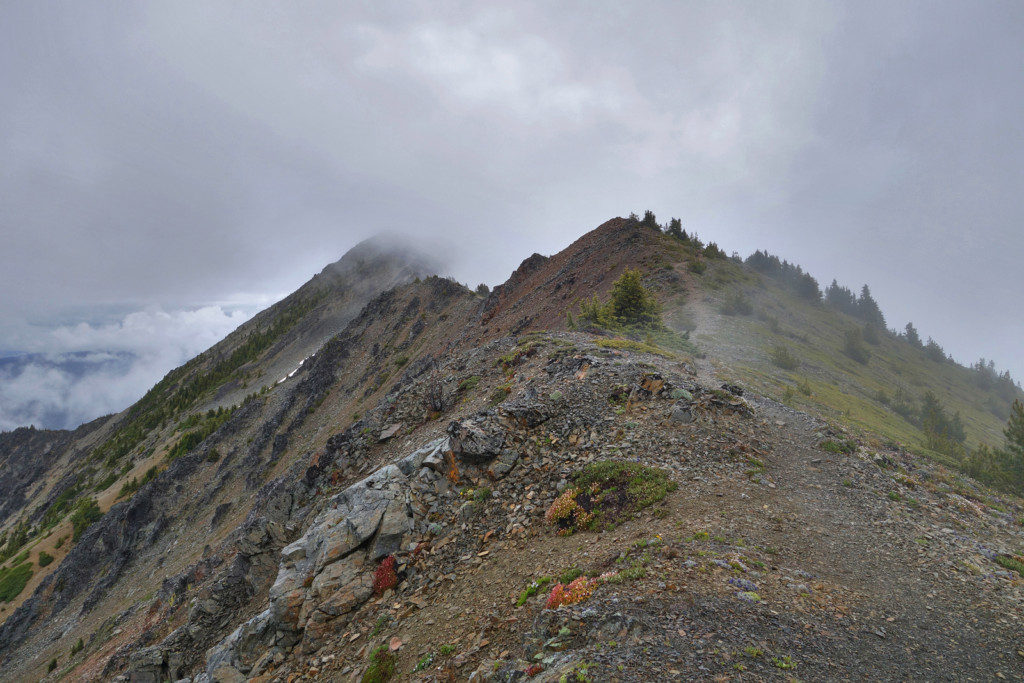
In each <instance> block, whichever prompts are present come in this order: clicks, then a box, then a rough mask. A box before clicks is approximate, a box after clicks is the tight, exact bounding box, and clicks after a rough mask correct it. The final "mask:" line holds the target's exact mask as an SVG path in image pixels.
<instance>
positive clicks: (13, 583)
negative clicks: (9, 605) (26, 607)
mask: <svg viewBox="0 0 1024 683" xmlns="http://www.w3.org/2000/svg"><path fill="white" fill-rule="evenodd" d="M31 578H32V563H31V562H23V563H22V564H18V565H15V566H13V567H9V568H7V569H0V602H11V601H13V600H14V599H15V598H17V597H18V596H19V595H21V591H23V590H24V589H25V584H27V583H28V582H29V579H31Z"/></svg>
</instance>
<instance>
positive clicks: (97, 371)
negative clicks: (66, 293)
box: [0, 235, 444, 430]
mask: <svg viewBox="0 0 1024 683" xmlns="http://www.w3.org/2000/svg"><path fill="white" fill-rule="evenodd" d="M441 263H442V261H441V260H440V259H439V258H438V257H437V256H433V255H428V253H427V252H426V251H424V250H423V249H421V248H420V247H419V246H417V245H416V242H414V241H412V240H409V239H408V238H405V239H403V238H402V237H400V236H397V235H380V236H377V237H374V238H370V239H367V240H364V241H363V242H360V243H359V244H357V245H356V246H355V247H353V248H352V249H351V250H349V251H347V252H346V253H345V255H344V256H342V257H341V258H340V259H339V260H338V261H336V262H334V263H331V264H330V265H328V266H326V267H325V268H324V269H323V270H322V272H321V273H320V274H319V275H317V276H316V277H314V278H312V279H311V280H310V281H309V282H308V283H306V285H304V286H303V287H302V288H300V289H299V290H298V292H296V293H295V294H293V295H292V297H293V298H307V297H319V298H330V299H331V302H330V304H329V305H328V306H326V307H324V309H323V311H322V315H321V316H320V317H319V318H317V319H316V320H315V322H310V323H309V324H310V325H312V326H314V327H315V329H310V330H308V335H309V336H308V337H306V336H303V337H301V338H302V339H303V340H304V341H303V342H302V343H300V344H299V345H298V346H296V347H295V348H290V349H287V350H286V351H283V352H282V355H281V358H280V362H279V364H278V365H275V366H272V367H268V368H267V369H266V371H267V372H278V371H280V372H283V373H287V372H289V371H290V370H291V369H292V368H290V367H288V365H289V364H291V363H293V361H294V362H297V360H296V358H295V357H297V358H298V359H301V358H304V357H305V356H308V355H309V354H310V353H312V351H314V350H315V349H316V348H317V347H318V346H319V344H320V343H321V342H322V341H323V339H325V338H326V337H328V336H330V335H332V334H335V333H336V332H337V330H338V329H340V327H341V326H343V324H344V323H345V322H346V321H347V320H348V318H350V317H351V316H352V315H354V314H355V312H357V311H358V309H359V308H360V307H361V306H362V305H363V303H365V300H366V298H367V297H368V296H370V295H371V294H373V293H376V292H378V291H381V290H384V289H390V288H391V287H394V286H396V285H398V284H400V283H402V282H405V281H406V280H410V279H413V278H416V277H422V276H426V275H430V274H433V273H439V272H443V271H444V267H443V266H442V265H441ZM284 305H285V306H287V305H288V303H284ZM271 309H273V306H272V307H271ZM254 313H255V311H254V310H252V309H251V307H244V308H229V307H228V306H216V307H214V306H208V307H205V308H202V309H198V310H192V311H178V312H171V313H168V312H165V311H163V310H149V311H143V312H136V313H131V314H129V315H128V316H126V317H125V318H124V319H122V320H121V321H119V322H110V323H99V324H96V325H87V324H85V323H81V324H78V325H76V326H72V327H60V328H57V329H56V330H47V331H43V332H39V334H40V335H41V336H48V337H49V338H50V339H49V340H48V341H47V340H40V339H38V338H37V342H38V343H40V344H41V351H42V352H37V353H25V354H19V355H15V356H10V357H7V358H0V430H5V429H13V428H15V427H19V426H29V425H34V426H36V427H40V428H49V429H57V428H63V429H74V428H75V427H77V426H78V425H80V424H82V423H83V422H87V421H89V420H92V419H94V418H96V417H99V416H100V415H102V414H107V413H111V412H120V411H121V410H123V409H124V408H125V407H127V406H128V405H130V404H131V403H132V402H134V401H135V400H137V399H138V398H139V397H141V396H142V394H143V393H145V391H146V390H147V389H148V388H149V387H150V386H152V385H153V384H154V383H155V382H156V381H157V380H158V379H159V378H160V377H162V376H163V375H164V374H165V373H166V372H168V371H169V370H171V369H172V368H174V367H175V366H177V365H179V364H181V363H183V362H184V361H186V360H188V359H189V358H191V357H192V356H194V355H195V354H197V353H199V352H200V351H203V350H204V349H206V348H207V347H209V346H211V345H213V343H214V342H216V341H217V340H218V339H219V338H220V337H223V336H224V335H226V334H228V333H229V332H230V331H231V330H233V329H235V328H236V327H238V326H239V325H241V326H242V329H246V330H247V329H250V328H254V327H258V326H259V320H262V319H263V318H266V317H268V316H272V315H273V314H272V313H269V312H268V313H263V314H259V315H262V316H263V318H259V315H258V316H257V318H258V320H256V321H251V322H250V323H245V321H246V320H247V319H248V318H250V317H251V316H252V315H253V314H254Z"/></svg>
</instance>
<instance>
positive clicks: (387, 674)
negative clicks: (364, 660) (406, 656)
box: [360, 645, 395, 683]
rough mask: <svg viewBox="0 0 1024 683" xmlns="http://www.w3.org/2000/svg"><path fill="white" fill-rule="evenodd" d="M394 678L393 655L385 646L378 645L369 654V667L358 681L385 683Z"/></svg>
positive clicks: (363, 682)
mask: <svg viewBox="0 0 1024 683" xmlns="http://www.w3.org/2000/svg"><path fill="white" fill-rule="evenodd" d="M394 677H395V655H393V654H392V653H391V651H390V650H388V646H387V645H379V646H377V647H376V648H374V650H373V652H371V653H370V666H369V667H368V668H367V669H366V673H364V674H363V677H362V678H361V679H360V681H361V683H387V681H390V680H391V679H392V678H394Z"/></svg>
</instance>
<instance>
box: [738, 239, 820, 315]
mask: <svg viewBox="0 0 1024 683" xmlns="http://www.w3.org/2000/svg"><path fill="white" fill-rule="evenodd" d="M746 263H747V265H748V266H750V267H751V268H753V269H754V270H756V271H757V272H759V273H762V274H764V275H767V276H769V277H773V278H775V279H776V280H779V281H780V282H782V283H783V284H784V285H785V286H786V287H788V288H789V289H790V290H792V291H793V292H795V293H796V295H797V296H799V297H800V298H802V299H806V300H807V301H811V302H814V303H817V302H819V301H821V289H819V287H818V281H817V280H815V279H814V276H813V275H811V274H810V273H805V272H804V269H803V268H801V267H800V266H798V265H796V264H795V263H790V262H789V261H783V260H780V259H779V257H778V256H775V255H774V254H769V253H768V252H767V251H761V250H758V251H755V252H754V253H753V254H751V255H750V256H748V257H747V261H746Z"/></svg>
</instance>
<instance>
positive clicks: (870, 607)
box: [755, 400, 1024, 680]
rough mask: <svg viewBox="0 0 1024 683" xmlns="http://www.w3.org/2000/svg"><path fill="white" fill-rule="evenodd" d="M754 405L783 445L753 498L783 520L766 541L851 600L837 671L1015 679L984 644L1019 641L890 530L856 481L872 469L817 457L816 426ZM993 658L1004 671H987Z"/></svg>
mask: <svg viewBox="0 0 1024 683" xmlns="http://www.w3.org/2000/svg"><path fill="white" fill-rule="evenodd" d="M755 406H756V408H755V409H756V410H757V412H758V414H759V416H761V417H762V418H765V419H767V420H768V421H769V423H770V424H771V428H773V429H776V430H778V433H779V437H781V440H783V442H786V443H788V444H789V445H788V447H787V448H777V449H776V451H775V452H774V453H773V455H772V456H771V457H770V458H769V459H768V462H767V464H768V471H769V473H770V474H771V477H772V479H773V481H774V482H775V483H776V488H774V489H767V491H769V493H768V495H766V496H765V497H764V498H765V502H764V503H761V502H760V501H757V502H758V503H760V504H761V505H764V504H767V505H769V508H776V509H778V510H779V514H778V515H776V518H777V519H779V518H781V519H782V520H783V522H782V523H781V524H776V525H774V528H769V530H768V531H769V538H770V539H771V541H772V542H773V543H777V544H778V545H779V546H780V547H785V548H786V549H787V551H788V552H787V553H786V554H787V555H790V556H796V557H801V558H803V561H804V566H805V567H807V568H810V571H812V572H814V573H816V574H818V575H819V576H820V577H821V578H822V579H825V580H827V581H830V582H834V583H837V584H839V585H842V586H845V587H846V588H848V589H849V590H851V591H852V592H853V594H854V595H855V596H856V598H855V602H854V603H853V605H852V607H853V609H852V610H851V616H852V617H853V618H854V619H855V620H856V621H857V623H858V626H856V627H851V629H852V631H853V632H851V634H850V635H851V636H855V637H851V639H850V642H849V643H848V650H847V653H846V657H848V660H847V661H846V662H845V663H844V668H845V669H846V670H847V671H848V672H850V674H853V672H856V671H858V670H860V671H863V672H864V673H865V674H867V675H872V676H881V677H884V678H887V679H892V678H895V679H907V680H912V679H918V680H920V679H927V680H965V679H973V680H986V679H990V678H991V677H992V676H993V675H994V674H995V673H996V671H997V670H1001V671H1002V672H1003V673H1004V675H1006V674H1010V673H1011V672H1013V675H1014V676H1019V677H1021V678H1024V660H1022V659H1020V658H1019V657H1018V656H1016V653H1015V652H1013V651H1006V652H997V651H992V650H991V649H990V647H989V644H990V643H993V642H1003V643H1006V642H1014V640H1015V639H1016V641H1017V642H1018V643H1020V642H1021V634H1020V633H1019V632H1015V631H1014V630H1013V628H1012V627H1011V626H1010V625H1009V624H1005V625H1004V624H1001V623H999V617H1000V616H1001V615H999V614H994V613H992V612H991V611H989V610H988V609H987V608H986V607H985V606H984V605H979V604H978V603H977V598H978V594H977V591H976V590H969V591H968V590H966V587H965V586H963V584H962V583H960V582H958V581H957V580H955V579H956V577H955V576H953V575H950V573H949V572H947V571H943V569H942V568H937V567H936V566H935V565H933V563H932V562H931V561H929V558H928V557H927V556H923V549H922V546H921V545H919V544H917V543H915V542H914V541H910V539H908V538H907V535H906V530H905V529H903V530H901V529H899V528H896V529H890V527H892V526H893V524H894V523H893V522H892V520H891V516H890V515H889V513H888V512H887V510H886V505H887V504H888V501H887V499H885V498H882V497H881V496H880V495H879V494H878V492H877V491H876V490H874V489H873V488H871V487H869V486H868V485H864V486H862V485H861V482H860V481H858V477H860V476H862V475H863V476H864V477H865V479H866V478H869V477H870V476H871V475H872V474H874V472H873V471H872V470H873V469H875V468H876V466H875V465H873V464H869V463H864V462H857V461H852V460H853V458H852V456H845V455H838V454H831V453H825V452H823V451H822V450H821V449H820V448H819V447H818V443H819V442H820V440H821V433H820V431H819V430H820V429H821V428H822V427H823V426H824V425H823V424H821V423H819V422H818V421H817V420H815V419H814V418H813V417H811V416H808V415H806V414H803V413H798V412H796V411H792V410H790V409H788V408H785V407H784V406H780V405H779V404H777V403H775V402H773V401H769V400H757V401H755ZM851 461H852V462H851ZM851 464H852V467H853V470H852V473H851ZM851 474H852V476H851ZM895 524H897V525H898V524H899V522H898V520H897V521H896V522H895ZM946 531H948V532H950V533H952V530H951V529H947V530H946ZM919 540H922V541H927V539H919ZM869 634H873V636H874V638H871V636H870V635H869ZM865 636H868V637H867V638H865ZM999 660H1002V662H1005V664H1006V667H1007V668H1005V669H1002V668H1001V667H1000V668H999V669H994V666H995V667H998V666H999V665H1000V664H1001V662H1000V661H999Z"/></svg>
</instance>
